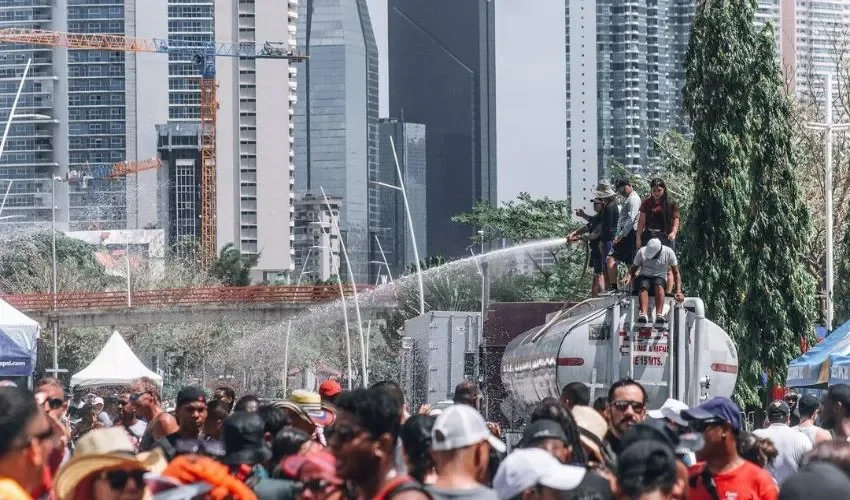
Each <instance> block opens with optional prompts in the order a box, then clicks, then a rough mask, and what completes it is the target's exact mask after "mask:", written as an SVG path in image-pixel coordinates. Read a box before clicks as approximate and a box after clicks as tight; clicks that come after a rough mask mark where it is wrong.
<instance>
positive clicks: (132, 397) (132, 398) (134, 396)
mask: <svg viewBox="0 0 850 500" xmlns="http://www.w3.org/2000/svg"><path fill="white" fill-rule="evenodd" d="M145 394H150V391H145V392H134V393H132V394H130V401H138V400H140V399H142V396H144V395H145Z"/></svg>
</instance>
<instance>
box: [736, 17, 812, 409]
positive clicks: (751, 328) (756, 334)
mask: <svg viewBox="0 0 850 500" xmlns="http://www.w3.org/2000/svg"><path fill="white" fill-rule="evenodd" d="M751 67H752V70H751V71H750V73H751V74H752V75H757V76H758V78H759V81H758V82H756V84H755V85H753V87H752V89H751V90H752V100H751V103H752V108H753V109H752V113H751V115H750V120H749V123H750V133H751V134H752V135H753V136H754V137H757V138H758V140H757V142H755V143H754V144H753V145H754V146H755V147H754V149H753V151H752V154H751V162H750V168H749V174H750V185H751V186H752V188H753V192H752V196H751V197H750V204H749V206H748V209H747V225H746V228H747V230H746V231H745V232H744V234H743V237H742V241H741V243H742V247H741V248H742V250H743V253H744V258H745V261H746V263H747V266H746V269H747V270H746V274H745V275H744V276H746V282H747V285H748V287H747V295H746V299H745V301H744V304H743V309H742V315H741V331H742V332H747V333H746V334H745V335H746V338H740V337H744V335H741V336H739V343H740V344H739V345H740V346H741V353H740V354H741V357H742V358H743V359H744V360H747V361H748V362H747V363H742V364H741V367H742V368H744V370H743V372H742V373H741V375H742V384H740V386H741V389H740V390H739V392H740V393H743V391H744V390H745V389H746V390H752V389H753V388H754V387H755V386H756V383H757V380H758V379H759V377H760V376H761V373H762V371H763V370H766V371H767V372H768V373H770V374H771V376H772V380H771V382H773V383H775V384H782V383H784V382H785V375H786V371H787V367H788V362H789V361H791V360H792V359H793V358H795V357H796V356H798V355H799V353H800V336H801V335H812V333H810V332H813V330H812V328H811V326H812V321H811V318H812V313H813V312H814V311H815V305H814V283H813V281H812V279H811V276H810V275H809V274H808V272H807V270H806V268H805V264H804V263H803V256H804V255H805V253H806V252H807V250H808V247H807V239H808V235H809V215H808V212H807V211H806V207H805V206H804V205H803V203H802V199H801V195H800V190H799V187H798V186H797V184H796V182H794V180H795V179H794V171H795V168H796V165H795V161H794V154H793V152H792V149H793V146H792V141H793V138H792V130H791V126H790V121H789V118H790V110H789V102H788V99H787V98H786V96H785V93H784V90H783V87H782V85H783V80H782V78H781V77H780V70H779V67H778V65H777V63H776V51H775V36H774V32H773V30H772V29H771V28H770V27H768V28H766V29H765V30H763V31H762V32H761V33H760V34H759V36H758V37H757V44H756V46H755V54H754V58H753V64H752V65H751ZM765 181H767V182H765ZM810 340H812V339H810ZM742 395H743V394H742ZM750 396H751V397H753V398H754V397H755V394H754V393H753V394H750Z"/></svg>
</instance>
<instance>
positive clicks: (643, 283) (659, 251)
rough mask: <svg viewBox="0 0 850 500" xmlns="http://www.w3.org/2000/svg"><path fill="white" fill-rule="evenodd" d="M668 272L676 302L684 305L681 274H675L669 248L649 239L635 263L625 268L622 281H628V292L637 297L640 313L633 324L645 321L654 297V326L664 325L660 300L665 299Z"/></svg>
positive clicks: (675, 270) (638, 252)
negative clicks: (627, 272)
mask: <svg viewBox="0 0 850 500" xmlns="http://www.w3.org/2000/svg"><path fill="white" fill-rule="evenodd" d="M670 273H672V276H673V281H674V282H675V285H676V302H679V303H680V304H681V303H682V302H684V300H685V296H684V295H683V294H682V274H681V272H680V271H679V261H678V260H677V259H676V253H675V252H674V251H673V249H672V248H670V247H668V246H664V245H662V244H661V240H659V239H658V238H652V239H651V240H649V242H647V244H646V246H645V247H643V248H641V249H640V250H638V251H637V253H636V254H635V260H634V263H633V264H632V266H631V267H630V268H629V276H628V277H627V278H626V281H632V282H633V287H632V290H633V292H634V293H635V294H637V295H638V301H639V303H640V313H639V314H638V317H637V323H646V322H648V321H649V297H650V295H651V296H653V297H655V323H657V324H659V325H666V324H667V317H666V316H665V315H664V299H666V298H667V291H668V289H669V285H670V283H668V281H667V279H668V275H669V274H670Z"/></svg>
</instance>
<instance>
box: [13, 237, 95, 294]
mask: <svg viewBox="0 0 850 500" xmlns="http://www.w3.org/2000/svg"><path fill="white" fill-rule="evenodd" d="M56 275H57V288H58V290H60V291H81V290H103V289H105V288H106V287H107V286H108V284H109V282H110V278H109V277H108V276H107V275H106V272H105V271H104V269H103V266H101V265H100V264H98V262H97V260H96V259H95V256H94V247H93V246H92V245H89V244H88V243H86V242H84V241H81V240H78V239H75V238H70V237H68V236H65V235H64V234H62V233H56ZM52 282H53V247H52V234H51V232H50V231H43V232H38V233H30V234H25V235H20V236H16V237H14V238H12V239H10V240H7V241H5V242H4V245H3V250H2V251H0V290H2V291H3V292H4V293H39V292H40V293H47V292H50V290H51V287H52Z"/></svg>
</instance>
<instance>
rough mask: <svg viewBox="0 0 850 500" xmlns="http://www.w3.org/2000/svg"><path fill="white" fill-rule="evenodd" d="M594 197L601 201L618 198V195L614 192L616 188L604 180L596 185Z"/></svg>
mask: <svg viewBox="0 0 850 500" xmlns="http://www.w3.org/2000/svg"><path fill="white" fill-rule="evenodd" d="M593 196H594V197H596V198H597V199H599V200H606V199H608V198H613V197H614V196H617V193H616V192H615V191H614V188H613V187H611V183H610V182H608V181H606V180H602V181H599V184H597V185H596V190H595V191H593Z"/></svg>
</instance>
